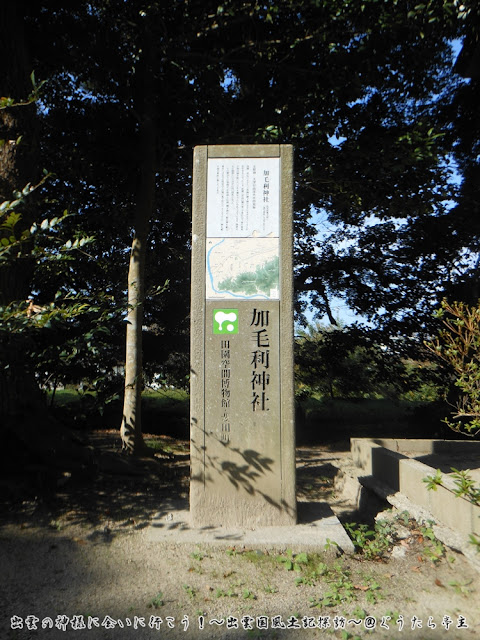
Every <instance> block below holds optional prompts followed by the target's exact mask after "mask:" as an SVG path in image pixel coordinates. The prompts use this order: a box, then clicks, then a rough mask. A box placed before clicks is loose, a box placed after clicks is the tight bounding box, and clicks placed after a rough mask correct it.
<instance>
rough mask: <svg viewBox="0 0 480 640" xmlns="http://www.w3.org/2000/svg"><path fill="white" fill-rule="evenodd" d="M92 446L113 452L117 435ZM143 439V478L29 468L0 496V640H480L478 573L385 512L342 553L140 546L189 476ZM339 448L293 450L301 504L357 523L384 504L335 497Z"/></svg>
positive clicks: (342, 458) (426, 532)
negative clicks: (350, 551) (152, 454)
mask: <svg viewBox="0 0 480 640" xmlns="http://www.w3.org/2000/svg"><path fill="white" fill-rule="evenodd" d="M89 438H90V441H91V444H92V446H94V447H96V448H97V449H99V448H100V449H102V450H103V451H105V452H113V451H114V450H115V448H116V447H118V445H119V442H118V433H117V432H106V431H102V432H95V433H93V434H91V435H90V436H89ZM149 439H150V440H152V441H155V442H156V443H157V445H158V446H159V447H161V450H160V451H159V453H158V455H157V458H156V460H152V461H150V462H149V463H148V464H146V465H145V466H144V468H143V469H141V470H140V469H133V471H132V470H130V472H129V473H128V474H127V473H119V472H118V471H119V470H118V469H113V467H112V469H110V470H108V472H107V469H106V468H104V469H98V470H97V471H96V472H95V473H93V474H92V473H91V472H90V473H89V475H84V474H82V473H81V472H78V473H72V474H71V475H68V474H64V475H60V476H59V477H55V478H49V477H45V476H44V475H42V473H41V472H40V471H41V470H39V472H38V478H37V484H36V486H35V485H34V488H33V490H32V487H31V484H30V485H29V487H26V486H22V485H21V483H20V479H19V481H18V486H17V491H16V492H15V491H13V493H12V492H11V491H10V494H9V495H8V496H4V498H5V497H6V498H8V499H4V500H3V503H2V504H1V508H2V510H1V514H0V515H1V527H0V576H1V578H0V639H2V640H3V639H4V638H5V639H11V640H13V639H16V638H19V639H20V638H21V639H26V638H41V639H43V638H45V639H49V638H52V639H56V638H70V637H72V638H73V637H75V638H82V639H83V638H85V639H87V640H88V639H90V638H91V639H92V640H96V639H99V638H115V639H117V638H121V639H123V638H132V639H134V638H139V639H143V638H179V637H184V638H192V639H194V638H205V639H208V638H272V639H273V638H279V639H286V638H298V639H299V640H303V639H305V640H309V639H311V638H328V637H330V638H340V639H342V640H350V639H351V640H354V639H356V638H367V637H368V638H372V637H373V638H376V637H379V638H399V639H401V638H407V639H408V638H416V639H418V640H430V639H435V638H451V639H452V640H455V639H457V638H466V639H467V638H471V639H472V640H473V639H474V638H478V637H480V605H479V590H480V574H478V573H477V572H476V571H475V570H474V569H473V568H472V567H471V565H469V563H468V562H467V561H466V559H465V558H464V557H463V556H462V555H461V554H459V553H456V552H455V551H453V550H452V549H448V548H445V547H444V546H443V545H441V544H440V543H439V542H438V541H436V540H435V538H434V536H433V533H432V530H431V528H429V526H428V525H423V526H422V525H420V524H418V523H416V522H415V521H414V520H413V519H412V518H410V516H409V514H407V513H401V514H399V513H393V512H384V513H382V514H381V515H380V516H379V518H380V519H381V520H382V522H383V524H382V525H380V527H381V532H382V534H381V535H380V534H378V531H377V536H376V537H375V539H374V540H373V542H372V543H368V540H369V539H370V537H369V536H368V535H367V537H365V535H364V534H365V531H366V530H367V528H363V529H362V527H361V526H359V524H357V525H355V526H353V525H351V528H352V529H353V531H354V532H356V533H354V535H356V537H357V542H359V544H360V547H363V551H364V552H363V553H357V554H355V555H353V556H336V554H335V553H334V550H332V549H330V550H327V551H326V552H325V553H319V554H311V553H309V554H304V553H301V552H299V551H297V553H296V554H295V553H292V552H291V551H290V550H288V549H286V550H285V551H284V552H282V553H280V552H278V551H273V550H271V549H267V548H256V549H244V548H235V547H230V548H223V549H219V548H208V547H202V546H199V545H185V544H170V543H152V542H147V540H146V536H145V530H146V528H147V527H148V525H149V521H150V519H151V518H152V517H153V516H154V514H155V512H156V511H157V510H158V509H159V506H160V505H161V504H162V501H163V500H166V499H167V498H168V499H171V498H172V497H174V498H179V499H181V498H184V499H186V498H187V496H188V475H189V462H188V443H178V442H175V441H173V440H169V439H168V438H162V437H159V436H151V437H149ZM347 447H348V443H336V444H331V445H329V446H322V447H308V448H306V447H304V448H299V449H298V452H297V483H298V499H299V500H312V499H314V500H319V501H327V502H328V503H329V504H330V506H331V507H332V509H333V510H334V511H335V513H336V514H337V515H338V516H339V518H340V519H341V520H342V522H343V523H344V524H345V523H352V522H355V523H360V522H361V519H362V518H363V519H368V517H372V516H373V515H374V511H376V510H377V509H382V508H386V506H385V505H381V504H378V505H375V504H374V503H372V504H371V505H370V507H371V513H369V514H359V513H355V511H354V509H355V505H353V504H352V503H351V500H350V499H349V497H348V496H345V495H342V494H340V493H338V491H337V490H336V488H335V487H336V486H337V487H338V486H340V485H341V483H338V482H337V483H336V482H335V480H336V479H337V480H338V478H339V477H340V476H341V475H342V468H345V467H346V466H348V465H351V464H352V461H351V458H350V455H349V451H348V448H347ZM112 470H115V473H112V472H111V471H112ZM34 471H35V470H33V472H34ZM9 480H10V484H9V486H10V487H11V486H12V478H10V479H9ZM387 506H388V505H387ZM374 507H375V508H374ZM368 529H369V530H372V529H373V523H372V522H370V527H369V528H368ZM377 529H378V526H377ZM332 551H333V553H332ZM50 624H51V625H53V628H49V626H50ZM42 627H44V628H42Z"/></svg>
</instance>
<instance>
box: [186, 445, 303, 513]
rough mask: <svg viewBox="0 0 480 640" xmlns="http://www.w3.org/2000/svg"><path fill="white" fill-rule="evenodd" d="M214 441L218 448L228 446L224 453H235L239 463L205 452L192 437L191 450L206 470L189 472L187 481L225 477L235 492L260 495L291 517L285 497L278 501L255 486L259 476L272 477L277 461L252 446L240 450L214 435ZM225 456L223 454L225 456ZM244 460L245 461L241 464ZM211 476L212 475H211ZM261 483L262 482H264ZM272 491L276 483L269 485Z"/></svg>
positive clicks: (214, 479) (205, 482)
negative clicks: (196, 472) (251, 447)
mask: <svg viewBox="0 0 480 640" xmlns="http://www.w3.org/2000/svg"><path fill="white" fill-rule="evenodd" d="M215 440H216V442H217V444H220V445H221V446H222V448H225V449H228V453H229V455H230V456H231V454H236V455H237V456H238V458H239V459H240V462H234V461H232V460H231V459H222V457H221V456H215V455H212V454H208V453H207V449H206V447H204V446H199V445H197V444H196V443H195V441H194V440H193V439H192V441H191V447H192V449H193V450H194V451H195V455H197V456H199V457H201V458H203V459H204V466H203V468H204V469H206V472H205V473H201V474H192V475H191V477H190V482H199V483H203V484H204V485H206V484H207V483H214V482H218V481H219V479H220V480H223V479H225V480H227V481H228V482H229V484H231V485H232V486H233V487H234V488H235V490H236V491H238V492H241V491H244V492H245V493H246V494H248V495H249V496H260V497H261V498H262V499H263V500H264V501H265V503H266V504H268V505H270V506H272V507H274V508H275V509H277V510H278V511H284V512H286V513H288V514H289V515H291V516H294V515H295V513H294V510H293V509H292V507H291V505H289V504H288V503H287V502H286V501H285V500H282V499H280V500H278V499H275V498H274V497H272V495H269V494H268V493H267V492H266V491H263V490H261V489H260V488H259V486H258V481H259V480H260V479H263V480H264V479H265V476H267V475H268V474H271V475H272V479H274V477H275V475H274V474H275V469H274V466H275V464H276V463H277V464H278V461H275V460H274V459H273V458H270V457H267V456H265V455H263V454H261V453H260V452H258V451H255V450H254V449H244V450H242V449H240V448H238V447H235V448H234V447H229V445H228V444H226V443H224V442H222V441H221V440H219V439H218V438H215ZM226 457H227V456H225V458H226ZM242 462H243V463H245V464H242ZM214 476H215V477H214ZM264 486H265V485H264ZM272 489H273V491H272V493H273V492H274V491H277V490H278V487H277V486H273V485H272Z"/></svg>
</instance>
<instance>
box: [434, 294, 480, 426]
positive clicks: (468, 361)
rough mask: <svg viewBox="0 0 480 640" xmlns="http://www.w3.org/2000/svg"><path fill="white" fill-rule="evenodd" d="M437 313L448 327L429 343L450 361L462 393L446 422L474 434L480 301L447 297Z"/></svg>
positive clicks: (479, 383)
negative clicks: (474, 304) (472, 302)
mask: <svg viewBox="0 0 480 640" xmlns="http://www.w3.org/2000/svg"><path fill="white" fill-rule="evenodd" d="M436 316H437V317H438V318H440V319H441V320H442V323H443V325H444V329H441V330H440V331H439V335H438V337H437V338H436V339H434V340H431V341H429V342H426V343H425V346H426V347H427V349H429V350H430V351H431V352H432V353H434V354H435V355H436V356H437V357H438V358H440V359H441V360H442V361H444V362H446V363H447V365H448V366H449V368H450V370H451V371H452V373H453V375H454V376H455V386H456V387H458V389H459V390H460V394H461V396H460V398H459V400H458V401H457V403H456V405H455V412H454V413H453V417H452V419H451V420H450V419H448V418H445V420H444V422H445V424H447V425H448V426H449V427H450V429H452V430H453V431H456V432H458V433H462V434H465V435H468V436H472V437H474V436H476V435H478V434H479V433H480V302H478V303H477V305H476V306H469V305H467V304H465V303H463V302H453V303H452V304H449V303H448V302H447V300H445V299H444V300H443V301H442V306H441V309H440V310H439V311H438V312H437V313H436Z"/></svg>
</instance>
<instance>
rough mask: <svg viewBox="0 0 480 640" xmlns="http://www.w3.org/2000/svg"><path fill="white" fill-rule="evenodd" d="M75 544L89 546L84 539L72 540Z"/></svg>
mask: <svg viewBox="0 0 480 640" xmlns="http://www.w3.org/2000/svg"><path fill="white" fill-rule="evenodd" d="M72 540H73V542H76V543H77V544H87V541H86V540H84V539H83V538H72Z"/></svg>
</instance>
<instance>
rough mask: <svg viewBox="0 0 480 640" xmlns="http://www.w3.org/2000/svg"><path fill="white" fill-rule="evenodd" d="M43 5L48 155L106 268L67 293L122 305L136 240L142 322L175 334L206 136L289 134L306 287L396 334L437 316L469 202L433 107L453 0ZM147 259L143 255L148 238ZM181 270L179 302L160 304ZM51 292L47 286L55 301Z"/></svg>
mask: <svg viewBox="0 0 480 640" xmlns="http://www.w3.org/2000/svg"><path fill="white" fill-rule="evenodd" d="M27 6H28V12H27V21H26V24H27V28H28V34H29V42H30V44H31V46H32V50H33V51H34V54H35V55H34V62H33V64H34V66H35V68H36V69H38V73H39V75H40V76H41V77H44V78H47V77H48V79H49V82H48V84H47V85H46V90H45V96H44V98H43V109H42V111H41V121H42V125H43V127H44V132H45V135H44V142H43V146H42V149H41V151H42V154H43V156H42V157H43V158H48V160H50V161H51V168H52V169H53V170H55V172H56V173H57V175H58V176H59V178H58V180H57V182H56V183H55V184H54V185H53V186H55V188H57V189H58V190H59V193H60V195H59V196H58V197H59V198H60V199H61V200H62V201H68V202H69V203H70V205H71V207H72V208H73V209H77V210H78V212H79V215H80V216H81V217H82V219H83V221H84V224H85V225H86V226H87V227H89V226H90V228H92V229H93V228H95V229H96V230H97V253H96V257H98V260H97V261H88V260H87V259H85V261H84V262H81V261H80V263H79V268H78V269H77V270H73V269H72V270H71V272H70V274H69V276H68V281H67V282H66V283H65V287H66V288H70V289H75V290H77V291H78V290H84V289H88V290H90V291H91V292H92V291H94V290H95V289H96V288H97V289H98V290H102V288H103V289H104V290H108V291H109V292H110V293H111V295H113V296H116V298H117V300H118V299H120V297H121V296H122V295H123V293H124V291H125V290H126V288H127V284H128V283H127V282H126V278H125V275H123V276H122V275H121V273H122V270H123V269H125V271H126V262H127V249H128V246H129V244H130V239H131V238H132V237H134V238H135V241H134V242H135V243H136V242H137V241H140V240H141V239H142V238H143V239H142V242H141V246H142V247H143V248H146V258H145V261H146V264H147V265H148V266H147V269H146V279H145V282H143V281H142V279H141V272H142V270H141V269H140V271H139V272H138V273H137V274H134V275H131V276H129V278H128V280H129V282H135V283H136V292H137V293H140V294H142V292H143V295H140V296H139V297H137V298H135V299H131V301H130V302H131V304H130V306H129V309H130V311H131V312H133V311H134V310H135V312H136V313H138V319H137V331H141V329H142V324H144V323H142V321H141V313H142V312H143V313H145V314H146V315H145V318H146V323H147V324H151V325H155V332H156V333H157V335H161V336H163V339H164V340H165V336H166V335H169V336H170V334H171V332H173V331H174V326H173V325H174V323H177V324H180V326H181V327H183V329H184V328H185V326H186V322H185V321H186V318H187V315H188V294H187V279H188V275H187V273H188V258H187V255H188V249H189V239H188V236H189V204H188V201H189V194H190V189H191V176H190V166H191V149H192V147H193V146H194V145H195V144H199V143H221V142H223V143H226V142H229V143H242V142H252V141H258V142H292V143H293V144H294V145H295V148H296V175H297V198H296V201H297V217H296V255H297V271H296V282H297V288H298V291H299V292H300V293H301V292H305V293H307V292H309V294H310V296H311V298H310V300H311V301H312V302H313V303H314V305H316V306H317V307H318V309H319V311H320V312H322V311H324V310H328V309H329V304H330V299H331V296H332V295H334V294H341V295H343V296H344V297H345V298H346V299H347V301H348V302H349V304H350V305H351V306H352V307H353V308H355V309H356V310H358V311H360V312H362V313H364V314H366V315H367V316H368V317H369V318H370V319H372V320H374V321H375V322H377V323H379V324H387V322H386V321H387V320H388V323H389V324H390V328H391V329H392V330H397V331H401V330H403V329H402V326H406V325H405V321H408V320H410V321H411V323H412V325H413V324H415V322H417V323H418V320H419V315H418V314H419V311H424V312H425V313H427V312H428V313H429V306H430V305H431V304H432V303H433V302H434V300H435V298H436V295H437V292H438V290H439V289H440V288H442V286H443V285H444V283H445V281H447V280H448V278H450V277H451V275H450V272H451V264H452V260H455V259H456V257H458V256H461V255H462V251H463V247H464V246H465V245H464V243H463V240H462V241H458V242H455V243H454V244H453V245H452V243H446V242H445V241H444V238H443V236H444V233H443V231H444V229H445V228H449V227H448V225H449V223H450V222H451V221H452V218H451V216H450V214H449V208H448V207H449V205H448V204H447V201H448V200H452V199H454V198H455V197H456V192H455V188H454V187H452V185H451V183H450V182H449V179H448V166H447V160H448V159H449V157H450V156H449V154H450V151H451V142H450V139H449V138H448V136H443V135H442V134H444V133H445V132H444V131H443V130H442V128H443V126H444V123H445V122H446V120H443V121H442V120H441V119H440V118H439V117H438V115H437V114H438V111H439V105H440V104H442V101H446V100H447V97H449V96H451V95H452V92H453V91H454V89H455V87H456V85H457V84H458V82H459V79H458V77H455V76H454V75H452V73H451V64H452V51H451V47H450V46H449V43H448V39H449V38H452V37H454V36H456V35H458V25H457V24H456V23H455V21H454V20H453V19H452V18H451V15H455V11H456V5H455V2H454V1H453V0H452V2H446V3H443V4H440V3H437V2H428V3H427V4H426V5H425V7H424V8H423V9H422V7H421V6H420V5H415V4H414V3H413V2H412V3H410V2H405V3H387V4H385V3H384V4H379V3H378V2H375V1H374V0H363V1H362V2H360V0H349V1H348V2H346V1H345V0H319V1H318V2H310V1H307V0H289V1H285V2H279V3H277V4H275V5H272V4H259V3H257V2H254V1H253V0H252V1H245V2H240V3H239V2H237V1H236V0H228V1H226V2H223V3H222V4H220V5H219V4H218V3H217V2H213V1H212V2H210V1H208V2H206V3H205V2H200V1H199V0H189V1H188V2H182V3H180V2H179V3H166V2H151V3H149V2H142V1H141V0H134V1H132V2H129V3H125V2H123V1H121V0H96V1H95V2H87V1H86V0H85V1H82V2H78V3H76V4H75V5H74V6H73V7H69V8H68V9H67V8H66V7H64V6H63V4H62V3H60V2H53V1H52V2H49V3H29V4H27ZM432 12H433V13H432ZM449 12H450V13H449ZM452 12H453V13H452ZM87 34H88V37H87ZM148 34H151V36H149V35H148ZM150 37H151V39H152V42H153V43H154V45H153V46H151V47H150V46H149V45H148V39H149V38H150ZM147 95H148V96H149V97H148V99H147V98H146V97H145V96H147ZM142 96H143V97H142ZM146 130H149V131H150V133H151V135H150V137H149V138H148V140H147V139H146V138H147V137H148V136H146V135H145V131H146ZM142 140H143V142H142ZM147 165H148V166H147ZM47 166H49V168H50V164H48V165H47ZM152 184H153V185H154V188H155V194H154V195H152V191H151V188H152ZM146 185H148V186H146ZM142 203H143V204H142ZM147 209H148V210H149V211H147ZM134 212H135V215H133V214H134ZM312 212H313V213H312ZM140 214H141V219H140V218H137V219H136V216H137V215H140ZM146 214H147V215H146ZM147 216H148V217H149V220H148V217H147ZM147 220H148V223H147ZM323 224H325V225H328V226H329V227H330V228H331V232H328V233H322V232H321V225H323ZM142 225H143V226H142ZM453 226H455V224H453ZM145 230H148V234H147V236H146V237H147V240H146V241H145V240H144V238H145ZM135 246H137V245H135ZM139 246H140V245H139ZM142 250H143V249H142ZM157 255H158V256H161V263H160V264H159V263H157V261H156V259H155V258H156V256H157ZM131 258H132V260H131V265H132V269H133V268H137V267H141V265H142V260H141V259H140V260H137V258H141V254H140V253H139V252H138V250H137V249H135V248H134V251H133V252H132V253H131ZM159 262H160V261H159ZM179 278H180V279H179ZM184 278H185V279H184ZM166 279H170V280H171V286H170V290H169V292H168V294H166V295H165V296H164V297H160V298H155V297H153V296H152V295H151V291H152V290H154V289H155V286H153V287H152V285H158V284H163V283H164V282H165V280H166ZM54 280H55V278H54V274H53V273H52V283H53V282H54ZM51 286H53V284H51V283H50V282H49V281H42V282H39V283H38V289H39V295H40V297H41V295H42V291H45V292H46V291H47V290H48V287H51ZM45 295H46V294H45ZM302 304H303V305H305V304H306V301H305V300H303V301H302ZM172 310H174V312H175V313H172ZM402 323H403V325H402ZM392 325H393V326H392ZM412 325H411V326H412ZM131 328H132V325H131V323H129V329H131ZM405 330H407V331H409V330H410V329H408V328H407V329H405ZM172 342H173V341H172ZM135 344H136V345H137V347H136V348H137V351H138V350H139V342H138V340H137V341H135ZM139 362H140V358H137V363H139ZM140 383H141V380H140V377H139V374H138V369H137V373H135V374H134V375H133V377H132V378H129V381H128V382H127V387H128V389H131V390H132V392H133V393H132V395H133V397H134V398H135V400H134V405H133V408H132V409H129V410H128V411H125V412H124V413H125V416H126V420H125V423H124V424H125V425H127V424H128V425H130V426H129V429H130V433H133V432H134V430H132V429H133V421H132V418H131V414H132V413H133V412H134V413H135V417H134V420H135V424H136V426H137V428H139V426H140V419H139V416H140V413H139V412H140V406H139V393H138V389H139V388H140ZM136 385H138V388H135V389H134V387H136ZM127 414H128V415H130V417H128V416H127ZM133 442H138V443H141V438H140V437H139V436H138V435H137V436H134V437H133ZM135 446H136V445H134V444H132V440H130V444H127V448H129V449H132V447H133V448H135Z"/></svg>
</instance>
